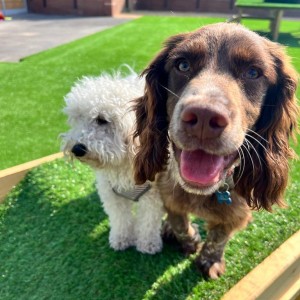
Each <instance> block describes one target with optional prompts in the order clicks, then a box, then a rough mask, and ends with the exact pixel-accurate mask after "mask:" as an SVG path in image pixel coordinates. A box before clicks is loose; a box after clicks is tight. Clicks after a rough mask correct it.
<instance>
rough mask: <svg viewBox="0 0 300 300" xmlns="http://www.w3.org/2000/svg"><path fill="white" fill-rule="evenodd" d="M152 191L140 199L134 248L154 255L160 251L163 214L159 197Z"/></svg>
mask: <svg viewBox="0 0 300 300" xmlns="http://www.w3.org/2000/svg"><path fill="white" fill-rule="evenodd" d="M154 189H155V188H154V187H152V189H151V190H150V191H149V192H148V193H147V194H145V195H143V196H142V197H141V199H140V200H139V203H138V208H137V216H136V224H135V226H136V227H135V229H136V238H137V240H136V248H137V250H138V251H140V252H142V253H148V254H155V253H157V252H160V251H161V250H162V246H163V245H162V239H161V223H162V217H163V215H164V213H165V211H164V209H163V204H162V201H161V199H160V195H159V193H158V191H157V190H154Z"/></svg>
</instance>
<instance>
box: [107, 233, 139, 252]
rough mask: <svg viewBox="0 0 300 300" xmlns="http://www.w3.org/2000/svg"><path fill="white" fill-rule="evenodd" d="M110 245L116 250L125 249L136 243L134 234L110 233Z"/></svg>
mask: <svg viewBox="0 0 300 300" xmlns="http://www.w3.org/2000/svg"><path fill="white" fill-rule="evenodd" d="M109 244H110V247H111V248H113V249H114V250H117V251H120V250H125V249H127V248H129V247H131V246H134V245H135V239H134V237H132V236H127V235H121V234H110V235H109Z"/></svg>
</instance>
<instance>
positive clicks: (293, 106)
mask: <svg viewBox="0 0 300 300" xmlns="http://www.w3.org/2000/svg"><path fill="white" fill-rule="evenodd" d="M266 43H267V47H268V49H269V51H270V54H271V57H272V59H273V64H274V67H275V70H276V73H277V76H276V77H277V79H276V82H275V83H274V84H272V85H270V86H269V89H268V91H267V94H266V96H265V100H264V103H263V107H262V111H261V113H260V117H259V119H258V120H257V122H256V125H255V131H256V133H257V134H253V135H252V137H253V138H252V139H251V143H252V144H253V145H254V147H255V148H256V152H257V153H255V152H254V150H253V149H252V150H250V151H251V156H252V159H253V166H252V163H251V162H248V163H247V162H246V164H245V170H244V172H243V173H244V174H245V175H243V176H242V178H241V180H240V182H239V183H238V187H239V190H240V193H241V194H242V195H243V196H244V197H245V198H246V199H247V201H248V204H249V205H250V206H251V207H253V208H257V209H260V208H264V209H267V210H269V211H270V210H271V206H272V205H273V204H275V203H277V204H279V205H283V204H284V202H283V196H284V191H285V188H286V186H287V183H288V171H289V165H288V159H289V158H294V157H295V153H294V151H293V150H292V149H291V148H290V146H289V139H290V137H293V138H294V140H295V136H294V134H295V131H296V130H297V118H298V116H299V108H298V106H297V99H296V96H295V92H296V88H297V81H298V74H297V73H296V71H295V70H294V68H293V67H292V65H291V63H290V61H289V57H288V56H287V55H286V54H285V51H284V50H283V47H282V46H279V45H278V44H275V43H273V42H270V41H266ZM260 136H261V137H262V138H261V137H260ZM259 159H260V162H259V161H258V160H259ZM252 170H253V176H249V174H251V173H252Z"/></svg>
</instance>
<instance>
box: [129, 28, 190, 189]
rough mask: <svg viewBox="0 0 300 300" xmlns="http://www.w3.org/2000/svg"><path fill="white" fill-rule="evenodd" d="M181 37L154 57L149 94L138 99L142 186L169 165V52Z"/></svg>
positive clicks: (138, 160)
mask: <svg viewBox="0 0 300 300" xmlns="http://www.w3.org/2000/svg"><path fill="white" fill-rule="evenodd" d="M185 36H186V35H185V34H180V35H176V36H173V37H171V38H169V39H168V40H167V41H166V42H165V47H164V49H163V50H162V51H161V52H160V53H159V54H158V55H157V56H156V57H155V58H154V60H153V61H152V62H151V63H150V65H149V66H148V67H147V68H146V69H145V70H144V71H143V73H142V75H143V76H146V87H145V93H144V95H143V96H142V97H140V98H138V99H137V100H136V105H135V112H136V122H137V123H136V131H135V135H134V136H135V138H136V137H139V142H140V145H139V147H138V149H137V154H136V156H135V160H134V168H135V181H136V183H138V184H142V183H144V182H145V181H146V180H151V181H153V180H154V179H155V175H156V174H157V173H158V172H160V171H162V170H163V169H164V167H165V165H166V163H167V160H168V157H169V152H168V121H167V108H166V102H167V97H168V94H167V90H166V89H165V87H167V85H168V74H167V72H166V70H165V64H166V61H167V59H168V56H169V52H170V51H171V50H172V49H173V48H174V47H175V46H176V45H177V44H178V43H179V42H181V41H182V40H183V39H184V38H185Z"/></svg>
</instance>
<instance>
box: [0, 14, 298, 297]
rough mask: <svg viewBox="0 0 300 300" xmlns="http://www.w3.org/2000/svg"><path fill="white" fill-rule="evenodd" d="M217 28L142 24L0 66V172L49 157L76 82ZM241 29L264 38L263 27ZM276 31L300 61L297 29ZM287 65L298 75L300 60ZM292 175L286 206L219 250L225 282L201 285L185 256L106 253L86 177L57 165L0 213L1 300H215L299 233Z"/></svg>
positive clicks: (30, 180)
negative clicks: (185, 35) (183, 36)
mask: <svg viewBox="0 0 300 300" xmlns="http://www.w3.org/2000/svg"><path fill="white" fill-rule="evenodd" d="M217 21H221V19H208V18H207V19H205V18H201V19H200V18H174V17H171V18H161V17H160V18H157V17H146V18H142V19H139V20H136V21H133V22H130V23H127V24H125V25H122V26H118V27H116V28H113V29H110V30H107V31H104V32H101V33H99V34H96V35H93V36H90V37H87V38H84V39H81V40H78V41H76V42H73V43H71V44H68V45H64V46H61V47H58V48H55V49H52V50H49V51H46V52H43V53H41V54H38V55H35V56H32V57H29V58H28V59H25V60H24V61H23V62H21V63H19V64H0V84H1V95H0V105H1V109H0V119H1V123H0V128H1V130H0V132H1V134H0V144H1V145H2V147H1V149H0V157H1V161H0V169H1V168H6V167H9V166H12V165H15V164H17V163H22V162H25V161H28V160H31V159H35V158H38V157H40V156H43V155H47V154H51V153H53V152H57V150H58V149H59V141H58V139H57V136H58V134H59V133H60V132H63V131H65V130H66V125H65V124H66V122H65V117H64V116H63V115H62V114H61V112H60V111H61V108H62V107H63V100H62V97H63V95H65V94H66V93H67V92H68V90H69V88H70V86H71V85H72V84H73V82H74V80H76V78H78V77H81V76H82V75H88V74H94V75H98V74H99V73H100V71H101V70H106V71H107V70H111V69H115V68H117V67H119V65H120V64H122V63H128V64H130V65H133V66H134V68H135V69H136V70H138V71H139V70H141V69H142V68H143V67H144V66H145V65H146V64H147V62H148V61H149V60H150V59H151V57H153V55H154V53H155V52H157V51H158V50H159V49H160V46H161V42H162V41H163V40H164V39H165V38H166V37H168V36H169V35H171V34H174V33H178V32H182V31H189V30H193V29H195V28H197V27H199V26H201V25H205V24H208V23H213V22H217ZM245 24H246V25H247V26H249V27H250V28H251V29H255V30H260V31H262V33H263V34H264V33H265V32H267V26H268V23H267V22H266V21H245ZM158 29H159V30H158ZM281 32H283V33H282V34H281V37H280V38H281V40H280V41H281V42H284V43H286V44H288V45H289V48H288V53H289V54H290V55H291V56H292V57H294V58H297V57H299V54H300V50H299V37H300V32H299V27H298V23H297V22H288V21H284V22H283V23H282V26H281ZM145 36H147V37H148V38H147V39H146V38H144V37H145ZM293 62H294V65H295V66H296V68H297V69H298V71H299V70H300V62H299V60H296V59H295V60H294V61H293ZM297 152H298V153H300V151H299V147H298V150H297ZM279 167H280V166H279ZM299 170H300V164H299V163H295V164H294V167H293V172H292V174H291V177H292V182H291V184H290V187H289V190H288V192H287V199H288V203H289V204H290V208H289V209H287V210H278V211H276V213H275V214H268V213H264V212H263V213H258V214H255V219H256V220H255V222H254V223H252V224H251V225H250V226H249V227H248V229H247V230H245V231H243V232H241V233H238V234H237V235H236V236H235V237H234V238H233V240H232V241H231V242H230V243H229V245H228V247H227V249H226V260H227V272H226V274H225V276H223V277H222V278H221V279H219V280H218V281H211V282H206V281H204V280H203V279H202V278H201V277H200V276H199V274H198V273H197V272H196V270H195V268H194V266H193V264H192V258H190V259H185V258H184V257H183V256H182V255H181V254H180V253H179V252H178V251H176V250H175V249H173V248H171V247H168V246H166V247H165V248H164V250H163V252H162V253H161V254H157V255H155V256H148V255H142V254H140V253H137V252H136V251H134V250H132V249H131V250H128V251H125V252H113V251H112V250H111V249H109V247H108V221H107V218H106V217H105V215H104V213H103V211H102V210H101V208H100V205H99V201H98V199H97V195H96V192H95V189H94V187H93V185H92V182H93V175H92V174H91V172H90V171H89V170H88V169H86V168H85V167H84V166H82V165H78V164H76V169H73V168H71V167H70V166H67V165H65V163H64V162H63V161H57V162H54V163H50V164H47V165H44V166H41V167H39V168H37V169H35V170H33V171H32V172H30V174H29V175H28V176H27V177H26V178H25V180H24V181H23V182H22V183H21V184H20V185H18V187H17V188H16V189H15V190H14V191H13V192H12V193H11V194H10V195H9V197H8V198H7V200H6V203H5V204H4V205H2V206H0V215H1V224H0V253H1V255H0V272H1V273H0V299H5V300H6V299H7V300H8V299H101V300H102V299H104V300H105V299H166V300H167V299H219V298H220V297H221V296H222V295H223V294H224V292H225V291H226V290H227V289H229V288H230V287H231V286H232V285H234V284H235V283H236V282H237V281H238V280H239V279H241V278H242V277H243V276H244V275H245V274H246V273H248V272H249V271H250V270H251V269H252V268H253V267H254V266H255V265H257V264H258V263H259V262H260V261H261V260H262V259H263V258H264V257H266V256H267V255H268V254H270V253H271V252H272V251H273V250H274V249H275V248H276V247H278V246H279V245H280V244H281V243H282V242H284V240H285V239H287V238H288V237H289V236H290V235H291V234H292V233H294V232H296V231H297V230H298V229H299V227H300V226H299V213H300V211H299V210H300V208H299V204H298V202H299V192H300V188H299V181H300V175H299ZM202 234H203V235H205V233H204V232H202Z"/></svg>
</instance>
